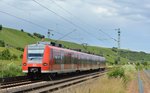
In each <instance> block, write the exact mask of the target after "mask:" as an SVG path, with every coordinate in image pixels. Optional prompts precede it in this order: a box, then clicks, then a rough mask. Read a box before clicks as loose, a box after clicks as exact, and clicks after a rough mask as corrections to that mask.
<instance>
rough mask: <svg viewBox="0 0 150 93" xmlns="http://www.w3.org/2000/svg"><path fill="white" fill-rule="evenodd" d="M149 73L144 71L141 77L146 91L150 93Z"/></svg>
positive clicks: (145, 92)
mask: <svg viewBox="0 0 150 93" xmlns="http://www.w3.org/2000/svg"><path fill="white" fill-rule="evenodd" d="M147 74H148V73H145V72H144V71H142V72H141V73H140V76H141V79H142V81H143V90H144V93H150V78H149V77H148V75H147Z"/></svg>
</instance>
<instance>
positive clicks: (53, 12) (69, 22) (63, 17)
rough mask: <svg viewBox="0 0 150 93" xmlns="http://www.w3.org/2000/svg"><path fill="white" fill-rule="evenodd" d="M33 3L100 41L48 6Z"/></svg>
mask: <svg viewBox="0 0 150 93" xmlns="http://www.w3.org/2000/svg"><path fill="white" fill-rule="evenodd" d="M32 1H34V2H35V3H37V4H38V5H39V6H41V7H43V8H44V9H46V10H48V11H49V12H51V13H53V14H55V15H57V16H58V17H60V18H62V19H63V20H65V21H66V22H68V23H70V24H71V25H73V26H75V27H77V28H79V29H80V30H81V31H83V32H86V33H87V34H88V35H92V36H93V38H96V39H97V40H99V39H98V38H97V37H95V35H93V34H92V33H90V32H88V31H87V30H85V29H83V28H82V27H80V26H78V25H76V24H75V23H74V22H72V21H70V20H68V19H67V18H65V17H63V16H61V15H59V14H58V13H56V12H55V11H53V10H51V9H49V8H48V7H46V6H44V5H43V4H41V3H39V2H38V1H36V0H32Z"/></svg>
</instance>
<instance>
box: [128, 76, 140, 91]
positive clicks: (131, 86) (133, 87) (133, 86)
mask: <svg viewBox="0 0 150 93" xmlns="http://www.w3.org/2000/svg"><path fill="white" fill-rule="evenodd" d="M135 77H136V76H135ZM126 93H138V80H137V78H135V79H133V80H132V81H131V82H130V83H129V84H128V87H127V92H126Z"/></svg>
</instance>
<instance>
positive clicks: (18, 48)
mask: <svg viewBox="0 0 150 93" xmlns="http://www.w3.org/2000/svg"><path fill="white" fill-rule="evenodd" d="M16 49H17V50H20V51H24V49H23V48H21V47H16Z"/></svg>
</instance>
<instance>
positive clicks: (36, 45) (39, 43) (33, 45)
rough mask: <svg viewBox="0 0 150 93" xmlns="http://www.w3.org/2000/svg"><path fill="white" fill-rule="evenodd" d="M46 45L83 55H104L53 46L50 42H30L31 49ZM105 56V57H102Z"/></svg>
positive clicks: (41, 47) (42, 47)
mask: <svg viewBox="0 0 150 93" xmlns="http://www.w3.org/2000/svg"><path fill="white" fill-rule="evenodd" d="M45 46H48V47H50V48H53V49H57V50H63V51H66V52H73V53H78V54H83V55H90V56H95V57H102V56H98V55H94V54H88V53H84V52H79V51H75V50H71V49H67V48H62V47H57V46H52V45H51V43H50V42H37V43H36V44H30V45H28V48H29V49H33V48H34V49H35V48H37V49H44V48H45ZM102 58H104V57H102Z"/></svg>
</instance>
